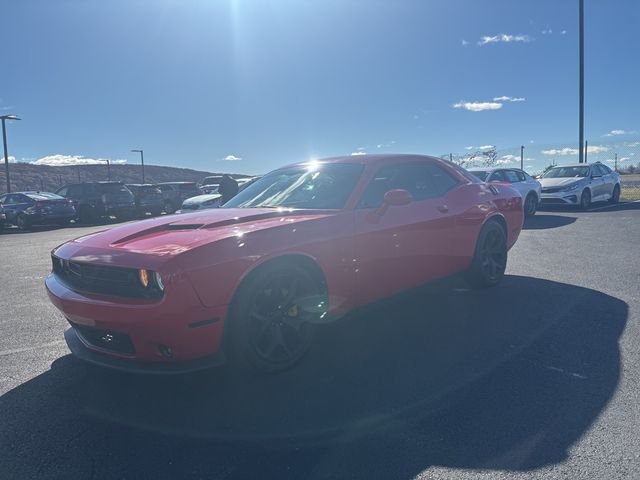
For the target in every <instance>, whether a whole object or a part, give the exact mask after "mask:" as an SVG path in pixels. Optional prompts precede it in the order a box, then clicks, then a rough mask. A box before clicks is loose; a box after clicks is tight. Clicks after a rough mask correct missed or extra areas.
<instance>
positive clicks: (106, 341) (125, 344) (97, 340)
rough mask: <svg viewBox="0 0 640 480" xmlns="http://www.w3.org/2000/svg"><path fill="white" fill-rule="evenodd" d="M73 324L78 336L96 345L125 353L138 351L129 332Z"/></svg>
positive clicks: (133, 353) (131, 353)
mask: <svg viewBox="0 0 640 480" xmlns="http://www.w3.org/2000/svg"><path fill="white" fill-rule="evenodd" d="M71 326H72V327H73V328H74V329H75V331H76V333H77V334H78V336H80V337H81V338H82V339H83V340H84V341H85V342H87V343H88V344H90V345H93V346H94V347H98V348H102V349H104V350H110V351H112V352H117V353H123V354H125V355H135V353H136V349H135V347H134V346H133V342H132V341H131V337H129V335H127V334H124V333H117V332H111V331H109V330H99V329H97V328H93V327H88V326H86V325H78V324H75V323H72V324H71Z"/></svg>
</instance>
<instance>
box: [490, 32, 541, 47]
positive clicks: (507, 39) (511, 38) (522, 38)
mask: <svg viewBox="0 0 640 480" xmlns="http://www.w3.org/2000/svg"><path fill="white" fill-rule="evenodd" d="M531 40H532V38H531V37H530V36H529V35H509V34H506V33H501V34H500V35H493V36H488V35H485V36H483V37H480V40H479V41H478V45H480V46H483V45H489V44H490V43H500V42H503V43H511V42H530V41H531Z"/></svg>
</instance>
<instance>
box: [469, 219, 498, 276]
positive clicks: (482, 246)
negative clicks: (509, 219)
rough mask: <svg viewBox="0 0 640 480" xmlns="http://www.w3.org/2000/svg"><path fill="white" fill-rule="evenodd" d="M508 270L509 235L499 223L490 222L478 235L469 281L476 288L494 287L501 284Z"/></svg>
mask: <svg viewBox="0 0 640 480" xmlns="http://www.w3.org/2000/svg"><path fill="white" fill-rule="evenodd" d="M506 268H507V235H506V233H505V231H504V228H502V226H501V225H500V224H499V223H498V222H495V221H489V222H488V223H486V224H485V225H484V226H483V227H482V230H480V235H478V242H477V243H476V251H475V254H474V256H473V260H472V262H471V267H470V268H469V271H468V272H467V279H468V280H469V282H470V283H471V285H473V286H474V287H479V288H485V287H493V286H495V285H497V284H498V283H500V280H502V277H504V271H505V270H506Z"/></svg>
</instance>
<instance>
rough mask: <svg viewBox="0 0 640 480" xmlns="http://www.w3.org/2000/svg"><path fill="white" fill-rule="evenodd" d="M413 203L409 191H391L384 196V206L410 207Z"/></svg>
mask: <svg viewBox="0 0 640 480" xmlns="http://www.w3.org/2000/svg"><path fill="white" fill-rule="evenodd" d="M412 201H413V197H412V196H411V194H410V193H409V192H408V191H407V190H401V189H397V190H389V191H388V192H387V193H385V194H384V204H383V205H391V206H401V205H409V204H410V203H411V202H412Z"/></svg>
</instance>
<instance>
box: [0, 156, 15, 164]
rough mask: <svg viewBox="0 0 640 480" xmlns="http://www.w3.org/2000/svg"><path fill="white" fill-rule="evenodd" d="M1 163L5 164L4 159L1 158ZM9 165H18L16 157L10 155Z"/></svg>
mask: <svg viewBox="0 0 640 480" xmlns="http://www.w3.org/2000/svg"><path fill="white" fill-rule="evenodd" d="M0 163H4V157H2V158H0ZM9 163H16V157H14V156H13V155H9Z"/></svg>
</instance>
